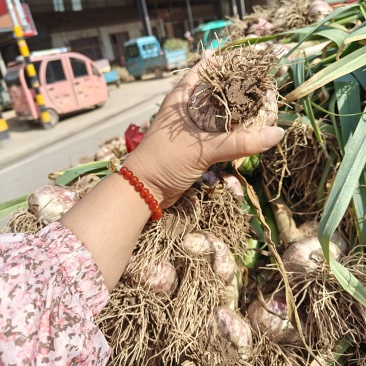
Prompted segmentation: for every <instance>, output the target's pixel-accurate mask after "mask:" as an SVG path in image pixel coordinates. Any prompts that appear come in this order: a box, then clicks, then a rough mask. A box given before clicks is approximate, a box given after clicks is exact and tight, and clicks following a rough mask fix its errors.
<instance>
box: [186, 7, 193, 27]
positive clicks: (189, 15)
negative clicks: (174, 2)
mask: <svg viewBox="0 0 366 366" xmlns="http://www.w3.org/2000/svg"><path fill="white" fill-rule="evenodd" d="M186 4H187V12H188V21H189V30H190V31H191V32H192V30H193V28H194V24H193V16H192V8H191V2H190V1H189V0H186Z"/></svg>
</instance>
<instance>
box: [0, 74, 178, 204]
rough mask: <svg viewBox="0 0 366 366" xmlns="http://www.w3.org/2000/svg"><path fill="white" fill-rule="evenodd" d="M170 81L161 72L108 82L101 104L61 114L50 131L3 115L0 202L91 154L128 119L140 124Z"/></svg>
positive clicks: (154, 109)
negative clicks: (5, 138) (6, 139)
mask: <svg viewBox="0 0 366 366" xmlns="http://www.w3.org/2000/svg"><path fill="white" fill-rule="evenodd" d="M172 85H173V77H171V76H165V77H164V78H163V79H160V80H156V79H147V80H142V81H138V82H132V83H126V84H122V85H121V87H120V88H115V87H112V88H111V91H110V98H109V100H108V102H107V103H106V105H105V106H104V107H103V108H100V109H94V110H90V111H87V112H84V113H81V114H78V115H75V116H73V117H69V118H67V119H64V120H63V121H61V122H60V123H59V124H58V125H57V126H56V127H55V128H54V129H52V130H43V129H42V128H37V127H36V128H34V127H33V128H30V127H29V126H27V125H26V124H24V123H19V121H16V120H15V119H14V118H9V116H8V121H9V122H8V123H9V126H10V128H9V130H10V135H11V142H10V143H9V145H8V146H5V147H3V148H1V149H0V187H1V189H0V202H4V201H7V200H9V199H12V198H15V197H19V196H21V195H24V194H28V193H30V192H32V190H34V189H35V188H38V187H40V186H42V185H44V184H47V183H48V178H47V177H48V174H49V173H51V172H56V171H58V170H60V169H63V168H67V167H70V166H73V165H76V164H78V163H79V160H80V158H82V157H83V156H91V155H93V154H94V153H95V152H96V151H97V149H98V146H99V145H100V144H101V143H102V142H103V141H105V140H107V139H109V138H111V137H114V136H117V135H123V134H124V131H125V130H126V128H127V127H128V126H129V125H130V123H135V124H137V125H141V124H142V123H144V122H145V121H146V120H147V119H149V118H150V116H151V115H152V114H153V113H156V112H157V110H158V105H159V104H161V102H162V101H163V99H164V97H165V95H166V94H167V93H168V92H169V91H170V90H171V89H172ZM10 113H11V112H10ZM8 115H9V114H8ZM10 117H11V114H10Z"/></svg>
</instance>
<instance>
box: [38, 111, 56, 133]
mask: <svg viewBox="0 0 366 366" xmlns="http://www.w3.org/2000/svg"><path fill="white" fill-rule="evenodd" d="M47 112H48V113H49V115H50V119H51V120H50V122H42V121H41V125H42V127H43V128H44V129H46V130H48V129H50V128H53V127H55V126H56V125H57V123H58V121H59V120H60V116H59V115H58V113H57V112H56V111H55V110H54V109H52V108H47Z"/></svg>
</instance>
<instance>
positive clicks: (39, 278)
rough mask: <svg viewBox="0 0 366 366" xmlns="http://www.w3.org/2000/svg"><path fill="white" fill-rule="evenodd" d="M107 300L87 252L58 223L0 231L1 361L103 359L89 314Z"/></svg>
mask: <svg viewBox="0 0 366 366" xmlns="http://www.w3.org/2000/svg"><path fill="white" fill-rule="evenodd" d="M108 300H109V294H108V290H107V288H106V286H105V285H104V281H103V277H102V275H101V273H100V271H99V270H98V268H97V266H96V264H95V263H94V261H93V258H92V255H91V253H90V252H89V251H88V250H87V249H86V248H85V247H84V245H83V244H82V243H81V242H80V241H79V240H78V239H77V238H76V237H75V235H73V234H72V233H71V232H70V231H69V230H68V229H66V228H65V227H63V226H62V225H61V224H60V223H57V222H55V223H52V224H50V225H48V226H46V227H45V228H44V229H42V230H41V231H40V232H39V233H38V234H36V235H25V234H4V235H0V365H2V366H10V365H63V366H65V365H105V364H106V363H107V360H108V358H109V355H110V348H109V346H108V344H107V342H106V340H105V338H104V336H103V334H102V333H101V331H100V330H99V329H98V328H97V327H96V326H95V324H94V322H93V320H94V318H95V317H96V316H97V315H98V314H99V312H100V311H101V310H102V308H103V307H104V306H105V305H106V303H107V302H108Z"/></svg>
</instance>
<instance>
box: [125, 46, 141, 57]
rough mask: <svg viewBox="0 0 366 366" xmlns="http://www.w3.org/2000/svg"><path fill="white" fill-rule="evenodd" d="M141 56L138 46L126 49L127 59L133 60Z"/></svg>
mask: <svg viewBox="0 0 366 366" xmlns="http://www.w3.org/2000/svg"><path fill="white" fill-rule="evenodd" d="M138 56H139V49H138V47H137V45H136V44H133V45H131V46H127V47H126V58H133V57H138Z"/></svg>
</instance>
